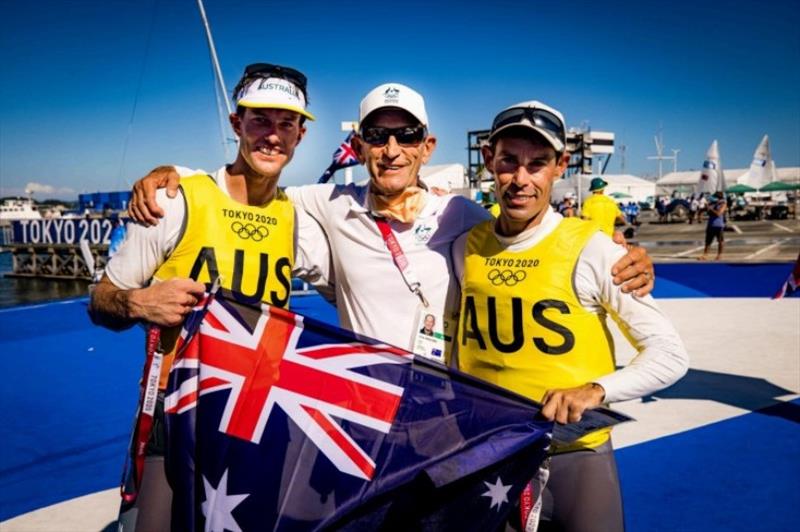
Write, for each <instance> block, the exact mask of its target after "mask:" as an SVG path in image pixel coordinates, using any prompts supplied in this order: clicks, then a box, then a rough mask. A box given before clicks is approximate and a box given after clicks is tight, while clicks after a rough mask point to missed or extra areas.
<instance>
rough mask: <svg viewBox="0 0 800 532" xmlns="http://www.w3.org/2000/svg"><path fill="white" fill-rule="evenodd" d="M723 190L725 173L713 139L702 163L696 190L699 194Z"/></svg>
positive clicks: (716, 144) (715, 141)
mask: <svg viewBox="0 0 800 532" xmlns="http://www.w3.org/2000/svg"><path fill="white" fill-rule="evenodd" d="M725 188H726V186H725V172H723V170H722V163H721V162H720V157H719V145H718V143H717V140H716V139H714V142H712V143H711V146H709V147H708V151H707V152H706V160H705V161H703V170H702V171H701V172H700V179H699V181H698V182H697V187H696V189H697V192H698V193H700V194H713V193H714V192H717V191H721V192H724V191H725Z"/></svg>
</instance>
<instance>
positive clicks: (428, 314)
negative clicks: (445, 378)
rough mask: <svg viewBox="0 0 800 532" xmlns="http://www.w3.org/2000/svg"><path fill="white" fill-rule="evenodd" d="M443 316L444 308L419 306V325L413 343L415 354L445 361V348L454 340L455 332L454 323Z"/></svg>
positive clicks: (417, 318)
mask: <svg viewBox="0 0 800 532" xmlns="http://www.w3.org/2000/svg"><path fill="white" fill-rule="evenodd" d="M443 316H444V312H442V309H438V308H435V307H433V306H428V307H424V306H422V305H420V306H419V307H417V317H416V320H415V323H416V324H417V325H416V328H415V332H414V341H413V343H412V345H413V351H414V354H415V355H419V356H422V357H425V358H427V359H429V360H433V361H435V362H439V363H441V364H444V363H445V360H444V354H445V348H446V345H447V344H448V343H449V342H451V341H452V334H453V332H452V331H453V324H452V323H450V320H447V319H445V318H443Z"/></svg>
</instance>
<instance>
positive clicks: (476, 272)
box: [458, 218, 614, 452]
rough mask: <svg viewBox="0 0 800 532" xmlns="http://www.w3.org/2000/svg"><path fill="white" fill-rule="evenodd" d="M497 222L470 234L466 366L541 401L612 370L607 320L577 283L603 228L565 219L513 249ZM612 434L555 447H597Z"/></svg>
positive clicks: (464, 308) (463, 336)
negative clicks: (581, 263) (583, 257)
mask: <svg viewBox="0 0 800 532" xmlns="http://www.w3.org/2000/svg"><path fill="white" fill-rule="evenodd" d="M493 224H494V221H493V220H491V221H487V222H483V223H481V224H479V225H477V226H476V227H474V228H473V229H472V230H471V231H470V233H469V236H468V237H467V243H466V251H465V257H464V279H463V283H462V290H461V319H460V324H459V334H458V342H459V346H458V353H459V355H458V360H459V367H460V369H461V370H463V371H465V372H467V373H469V374H471V375H474V376H476V377H479V378H481V379H484V380H486V381H488V382H491V383H493V384H497V385H498V386H502V387H503V388H507V389H509V390H511V391H514V392H516V393H519V394H521V395H524V396H526V397H530V398H531V399H534V400H536V401H541V400H542V398H543V397H544V394H545V392H546V391H547V390H549V389H554V388H571V387H575V386H580V385H583V384H585V383H587V382H592V381H593V380H594V379H597V378H598V377H600V376H602V375H607V374H609V373H611V372H613V371H614V356H613V351H612V346H611V344H610V337H609V336H608V335H607V334H608V331H607V329H606V327H605V323H604V321H603V320H602V319H601V317H600V316H598V315H597V314H595V313H593V312H591V311H589V310H587V309H585V308H584V307H583V306H582V305H581V304H580V301H579V300H578V296H577V294H576V293H575V288H574V285H573V272H574V270H575V266H576V264H577V262H578V257H579V256H580V254H581V251H582V250H583V248H584V247H585V245H586V243H587V242H588V241H589V239H590V238H591V237H592V235H593V234H594V233H596V232H597V227H596V226H594V225H592V224H590V223H587V222H585V221H583V220H579V219H577V218H565V219H563V220H562V221H561V222H560V223H559V225H558V226H557V227H556V229H555V230H553V232H552V233H550V234H549V235H547V236H546V237H544V239H543V240H542V241H541V242H539V243H538V244H536V245H535V246H533V247H530V248H528V249H526V250H523V251H518V252H513V251H509V250H508V249H506V248H505V247H504V246H503V245H502V244H501V243H500V242H499V241H498V240H497V238H496V237H495V235H494V232H493V230H492V228H493ZM608 432H609V430H606V431H601V432H595V433H592V434H589V435H587V436H584V437H583V438H581V439H579V440H578V441H577V442H575V443H574V444H573V445H570V446H569V447H568V448H560V449H557V450H556V452H563V451H567V450H573V449H577V448H586V447H596V446H598V445H600V444H602V443H604V442H605V441H607V440H608Z"/></svg>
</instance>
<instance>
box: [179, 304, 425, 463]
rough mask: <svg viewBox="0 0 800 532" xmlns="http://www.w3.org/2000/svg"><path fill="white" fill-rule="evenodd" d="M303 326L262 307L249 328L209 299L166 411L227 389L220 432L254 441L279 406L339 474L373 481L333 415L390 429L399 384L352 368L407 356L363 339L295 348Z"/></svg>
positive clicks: (182, 408) (395, 361) (394, 361)
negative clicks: (366, 342)
mask: <svg viewBox="0 0 800 532" xmlns="http://www.w3.org/2000/svg"><path fill="white" fill-rule="evenodd" d="M302 323H303V317H302V316H299V315H297V314H293V313H290V312H288V311H286V310H283V309H280V308H277V307H270V306H267V307H265V310H264V312H262V313H260V314H257V318H256V321H255V323H254V324H253V325H252V326H251V325H250V324H248V323H247V321H245V319H244V317H243V316H242V315H241V314H240V313H238V312H237V311H236V310H235V308H234V307H233V306H232V305H231V304H230V303H228V302H227V301H226V300H224V299H219V298H218V299H214V300H213V301H212V302H211V303H210V304H209V306H208V309H207V313H206V315H205V319H204V320H203V322H202V324H201V325H200V330H199V334H197V335H196V336H195V337H194V338H192V340H191V341H190V344H189V345H187V349H186V351H185V352H184V353H183V356H182V357H181V358H180V360H178V361H176V363H175V364H174V365H173V371H176V370H182V369H187V370H190V371H189V372H180V371H179V373H181V374H182V375H183V376H184V378H183V379H181V380H180V382H179V383H176V387H175V388H176V389H175V390H174V391H173V392H172V393H171V394H169V395H168V396H167V397H166V398H165V400H164V410H165V412H166V413H167V414H182V413H184V412H186V411H188V410H190V409H192V408H196V407H197V400H198V398H199V397H200V396H202V395H205V394H211V393H216V392H221V391H226V390H228V391H229V392H230V393H228V394H227V399H226V401H225V408H224V411H223V413H222V417H221V419H220V423H219V430H220V432H224V433H225V434H228V435H229V436H234V437H236V438H240V439H242V440H245V441H249V442H252V443H254V444H258V443H260V442H261V440H262V438H263V435H264V428H265V427H266V425H267V422H268V421H269V418H270V415H271V414H272V412H273V410H274V409H275V407H279V408H280V409H281V410H283V411H284V412H285V413H286V415H288V416H289V418H291V419H292V421H294V422H295V423H296V424H297V425H298V426H299V427H301V428H302V430H303V431H304V432H305V434H306V436H307V437H308V438H309V439H310V440H311V441H312V442H313V443H314V444H315V445H316V446H317V447H319V449H320V451H322V453H323V454H324V455H325V456H326V457H327V458H328V459H330V461H331V462H332V463H333V464H334V465H335V466H336V467H337V469H338V470H339V471H341V472H343V473H347V474H350V475H354V476H356V477H359V478H363V479H370V478H372V475H373V473H374V471H375V463H374V462H373V461H372V459H371V458H370V456H369V455H367V454H366V453H365V452H364V450H363V449H362V448H361V447H359V446H358V445H357V444H356V443H355V442H354V441H353V440H352V438H350V437H349V436H348V435H347V433H346V432H345V431H344V430H342V428H341V426H340V425H339V424H338V423H337V422H336V420H335V419H334V418H337V419H342V420H348V421H351V422H353V423H358V424H360V425H363V426H365V427H369V428H371V429H374V430H376V431H379V432H382V433H384V434H385V433H387V432H389V428H390V427H391V425H392V421H393V419H394V416H395V413H396V412H397V407H398V405H399V404H400V397H401V396H402V395H403V389H402V388H401V387H399V386H395V385H393V384H391V383H388V382H384V381H381V380H378V379H375V378H372V377H368V376H365V375H363V374H360V373H356V372H355V371H353V369H354V368H359V367H366V366H371V365H375V364H402V363H409V362H410V361H411V359H410V356H411V355H409V354H408V353H406V352H404V351H402V350H400V349H397V348H395V347H391V346H388V345H384V344H375V345H370V344H365V343H362V342H350V343H345V344H321V345H316V346H312V347H306V348H298V347H297V341H298V339H299V337H300V333H301V332H302V330H303V327H302ZM200 353H203V356H202V358H201V356H200ZM386 354H391V355H394V356H391V357H386V356H381V355H386Z"/></svg>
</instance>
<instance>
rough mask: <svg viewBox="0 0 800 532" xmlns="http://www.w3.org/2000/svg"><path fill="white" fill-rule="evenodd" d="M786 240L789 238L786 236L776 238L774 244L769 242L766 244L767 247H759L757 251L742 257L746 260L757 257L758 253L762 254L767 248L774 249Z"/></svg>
mask: <svg viewBox="0 0 800 532" xmlns="http://www.w3.org/2000/svg"><path fill="white" fill-rule="evenodd" d="M788 240H789V239H788V238H781V239H780V240H778V241H777V242H775V243H774V244H770V245H769V246H767V247H764V248H761V249H759V250H758V251H756V252H755V253H751V254H749V255H748V256H746V257H745V258H744V259H745V260H748V259H754V258H756V257H758V256H759V255H762V254H764V253H766V252H767V251H769V250H771V249H775V248H776V247H778V246H780V245H781V244H783V243H784V242H787V241H788Z"/></svg>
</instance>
